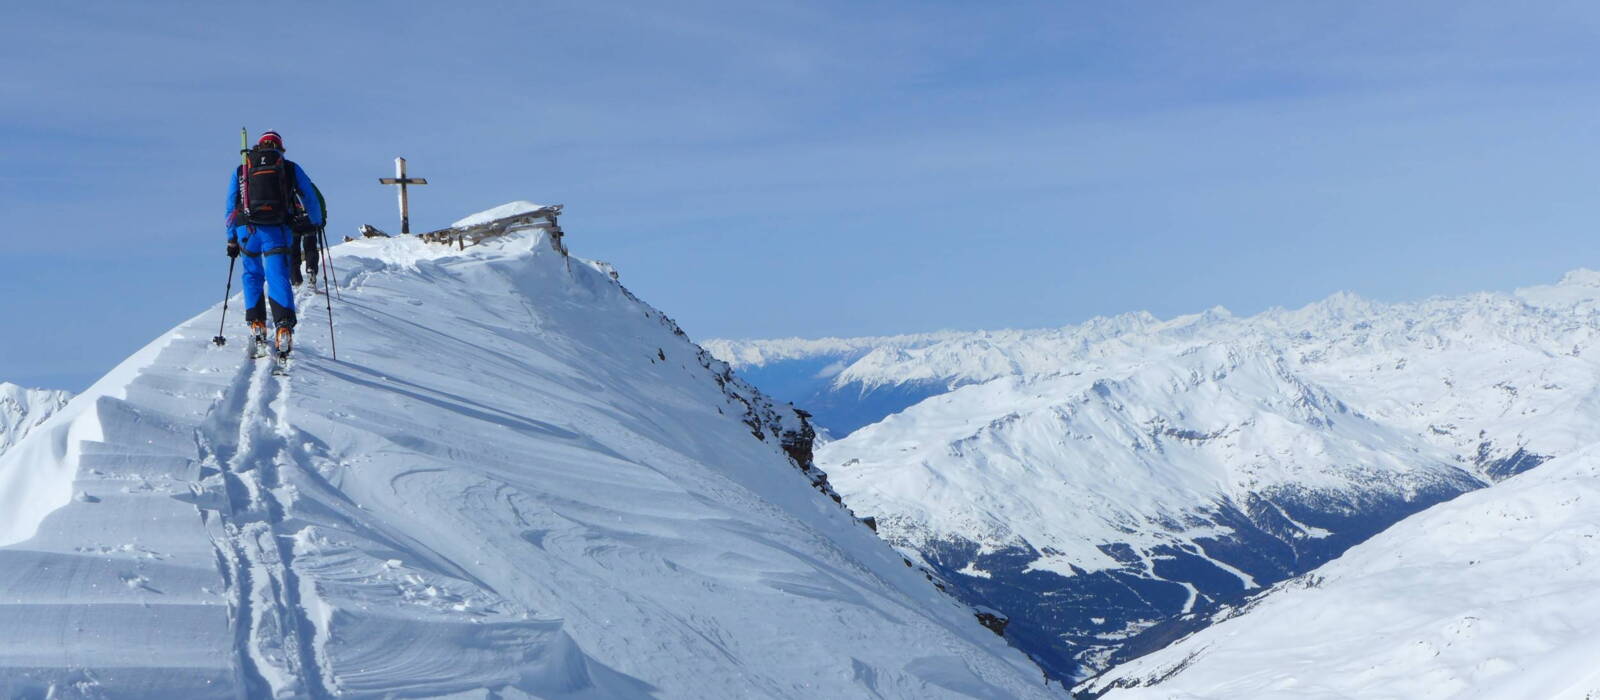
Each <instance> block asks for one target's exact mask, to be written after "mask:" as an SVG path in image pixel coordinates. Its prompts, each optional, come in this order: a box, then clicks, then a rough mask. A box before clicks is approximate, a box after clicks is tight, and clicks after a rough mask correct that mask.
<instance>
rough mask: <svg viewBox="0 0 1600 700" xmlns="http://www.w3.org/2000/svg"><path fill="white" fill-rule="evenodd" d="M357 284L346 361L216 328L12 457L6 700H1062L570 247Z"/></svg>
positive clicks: (312, 303)
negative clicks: (219, 343)
mask: <svg viewBox="0 0 1600 700" xmlns="http://www.w3.org/2000/svg"><path fill="white" fill-rule="evenodd" d="M490 215H498V213H495V212H491V213H487V214H485V216H490ZM333 259H334V263H335V264H336V265H337V267H338V270H339V278H340V281H341V283H342V285H343V286H342V289H341V290H340V292H341V294H342V297H343V298H342V301H339V302H337V303H336V305H335V307H334V309H335V312H336V316H335V320H336V322H337V324H338V328H339V336H338V359H337V360H335V359H334V358H333V357H332V356H331V348H330V346H329V343H328V337H327V331H326V322H327V318H326V315H325V314H326V312H325V311H323V310H322V309H323V305H322V301H323V300H322V299H321V298H315V299H308V300H303V302H302V305H301V310H302V322H301V325H300V328H299V333H298V342H297V344H296V351H295V352H296V355H297V358H298V359H296V360H295V362H294V366H293V368H292V370H291V373H290V376H287V377H279V376H274V375H273V374H272V373H271V372H270V371H269V363H268V362H265V361H262V362H253V361H249V360H247V359H246V358H245V349H244V348H243V347H242V345H243V343H242V341H243V333H242V332H241V328H240V327H239V326H234V327H233V328H230V336H231V338H230V339H231V340H232V342H231V343H229V344H228V345H227V346H225V347H221V348H218V347H214V346H213V345H211V343H210V342H209V339H210V337H211V336H212V335H213V333H214V332H215V328H216V325H217V322H218V313H219V309H217V308H213V309H211V310H208V311H206V312H205V313H202V314H200V315H199V316H196V317H195V318H194V319H192V320H190V321H189V322H187V323H184V324H182V325H180V326H179V327H178V328H176V329H174V330H173V331H171V332H169V333H167V334H165V335H163V336H161V337H160V338H158V339H157V340H156V341H154V342H153V343H151V344H150V346H148V347H147V348H145V349H144V350H143V351H141V352H140V353H139V354H137V355H135V356H134V357H132V358H130V359H129V360H128V361H127V362H125V363H124V364H123V365H122V366H121V367H119V368H117V369H116V370H114V371H113V372H112V373H111V374H109V375H108V376H107V377H106V378H105V379H103V380H101V381H100V382H99V383H97V384H96V385H95V386H94V387H92V388H91V389H90V390H89V391H88V392H86V393H85V394H84V395H82V396H80V397H78V398H77V399H76V400H75V401H73V402H72V403H71V404H69V406H68V407H67V409H66V410H64V411H63V412H61V413H58V414H57V415H56V416H54V417H53V418H51V419H50V421H48V422H47V423H45V424H44V425H42V426H40V427H39V428H37V429H35V430H33V431H32V432H31V433H30V434H29V435H28V436H27V437H26V438H24V439H23V440H22V441H21V442H20V443H19V444H17V445H16V446H15V447H14V448H12V449H11V450H8V451H7V452H6V453H5V455H4V456H3V457H0V494H4V498H5V504H4V505H5V507H6V509H5V511H4V514H3V517H0V544H3V545H4V546H0V696H3V697H19V696H20V697H132V698H169V697H184V698H206V697H228V698H236V697H241V696H244V697H325V696H331V695H338V696H343V697H372V698H378V697H445V696H448V697H459V698H466V697H473V698H487V697H495V698H596V699H598V698H707V697H727V698H733V697H739V698H746V697H788V698H824V697H825V698H851V697H861V698H868V697H873V698H877V697H899V698H933V697H982V698H1013V697H1021V698H1026V697H1060V695H1059V693H1060V692H1061V691H1060V689H1059V688H1047V687H1046V686H1045V685H1044V684H1043V683H1042V682H1041V680H1042V679H1041V677H1040V675H1039V673H1038V670H1037V668H1036V667H1034V666H1033V665H1032V664H1030V663H1029V662H1028V661H1027V660H1026V659H1025V658H1024V657H1023V656H1022V655H1021V654H1019V653H1018V652H1016V651H1014V650H1012V649H1010V648H1009V647H1008V646H1006V644H1005V642H1004V641H1003V640H1002V639H1000V638H999V637H997V636H995V635H994V634H992V633H991V632H989V631H988V630H985V629H984V628H982V627H981V626H979V624H978V623H977V621H976V620H975V619H974V617H973V611H972V610H971V609H970V608H969V607H967V606H965V605H961V604H959V603H956V602H955V601H954V600H953V599H951V598H950V597H948V596H946V595H944V594H942V593H940V592H939V591H937V590H936V589H935V587H934V586H933V585H932V584H931V583H930V582H929V581H928V580H927V579H926V578H925V577H924V575H923V574H922V573H921V572H919V571H917V570H916V569H914V568H911V567H909V566H907V565H906V564H905V563H904V562H903V561H902V559H901V557H900V556H899V555H898V554H897V553H896V552H894V551H893V550H892V549H891V548H889V547H888V546H886V545H884V544H883V543H882V542H881V541H880V540H878V539H877V538H876V537H875V536H874V535H873V533H872V532H871V531H870V530H868V529H867V528H866V527H864V526H862V525H861V524H860V523H859V522H857V521H856V520H855V518H854V517H852V515H851V514H850V513H849V511H847V510H846V509H845V508H843V507H842V506H840V505H838V504H836V503H835V502H834V501H833V500H831V499H829V498H828V497H827V496H826V495H825V494H824V493H822V492H820V491H819V490H818V489H817V488H814V486H813V481H812V478H810V477H808V475H807V474H806V473H804V472H803V471H802V470H801V469H800V468H797V465H796V463H795V462H794V461H791V458H790V457H789V456H788V455H786V454H785V452H784V451H783V446H782V444H781V443H782V442H783V439H784V438H785V436H788V435H790V431H792V430H797V429H799V425H800V418H799V416H797V415H796V414H795V413H794V412H793V411H792V409H789V408H787V407H783V406H776V405H773V404H772V403H771V402H770V401H769V400H767V399H766V397H764V396H762V395H761V394H760V393H759V392H756V391H754V390H753V389H751V388H750V387H748V386H747V385H744V384H743V383H742V382H739V381H738V380H737V379H736V378H734V377H732V376H731V375H730V374H728V373H727V370H726V367H725V366H723V365H722V364H721V363H720V362H717V361H716V360H713V359H711V358H710V356H709V355H707V354H705V353H703V352H702V351H701V350H700V349H699V348H698V347H697V346H695V345H694V344H693V343H691V342H689V341H688V339H687V338H685V337H683V336H682V334H681V333H680V332H679V331H678V330H677V327H676V326H675V325H674V324H673V323H672V322H671V321H670V320H669V319H667V318H666V317H664V316H663V315H661V314H660V313H659V312H657V311H656V310H654V309H652V308H650V307H649V306H647V305H645V304H643V303H642V302H640V301H638V300H637V299H635V298H634V297H633V296H632V295H631V294H629V293H628V292H627V291H626V290H625V289H623V288H622V287H620V286H619V285H618V284H617V283H616V282H615V281H613V280H612V279H611V278H610V277H609V276H607V275H605V274H603V273H602V272H600V271H599V270H598V269H597V268H596V267H594V266H592V265H590V264H586V263H585V262H584V261H579V260H568V259H565V258H564V257H563V256H561V255H560V254H559V253H557V252H555V251H554V249H553V248H552V247H551V246H550V244H549V241H548V239H547V238H546V237H545V235H544V234H543V233H540V232H529V233H524V234H515V235H511V236H506V237H504V238H500V239H493V240H490V241H488V242H486V243H484V244H483V245H480V246H476V247H473V248H469V249H467V250H465V251H456V250H452V249H450V248H447V247H444V246H429V245H428V244H425V243H422V242H420V241H418V240H417V239H415V238H410V237H407V238H395V239H366V240H361V241H355V242H350V243H346V244H343V245H339V246H336V247H335V248H334V249H333ZM235 302H236V303H237V300H235ZM235 309H237V305H236V306H235Z"/></svg>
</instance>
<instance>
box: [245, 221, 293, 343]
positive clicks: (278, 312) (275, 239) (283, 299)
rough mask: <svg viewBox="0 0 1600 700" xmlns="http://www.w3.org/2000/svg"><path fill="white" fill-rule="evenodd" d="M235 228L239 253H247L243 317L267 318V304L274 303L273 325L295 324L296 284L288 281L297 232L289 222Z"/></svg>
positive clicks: (263, 321) (251, 318) (287, 326)
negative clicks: (264, 292) (285, 224)
mask: <svg viewBox="0 0 1600 700" xmlns="http://www.w3.org/2000/svg"><path fill="white" fill-rule="evenodd" d="M253 228H254V229H255V230H254V231H253V232H252V231H251V230H250V228H246V227H243V226H241V227H238V228H236V229H234V232H235V235H236V236H237V238H238V240H239V249H240V254H241V255H242V256H243V257H244V276H243V282H244V320H245V321H246V322H247V323H253V322H256V321H260V322H262V323H265V322H266V320H267V309H266V307H267V306H269V305H270V306H271V307H272V325H273V326H274V327H277V328H294V324H295V314H294V287H293V286H291V285H290V281H289V265H290V262H289V253H290V251H291V250H292V249H293V246H294V233H293V232H292V231H290V230H289V227H288V226H260V225H257V226H255V227H253ZM263 282H265V283H266V299H264V300H263V299H262V294H261V287H262V283H263Z"/></svg>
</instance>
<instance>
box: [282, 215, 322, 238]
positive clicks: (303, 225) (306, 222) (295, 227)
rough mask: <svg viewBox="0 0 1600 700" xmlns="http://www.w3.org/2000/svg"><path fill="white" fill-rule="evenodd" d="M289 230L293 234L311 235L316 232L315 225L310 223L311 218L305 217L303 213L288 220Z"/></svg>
mask: <svg viewBox="0 0 1600 700" xmlns="http://www.w3.org/2000/svg"><path fill="white" fill-rule="evenodd" d="M289 230H291V231H294V232H295V233H311V232H312V231H315V230H317V225H316V224H313V223H311V217H310V216H307V215H306V213H305V212H300V213H298V214H295V215H294V218H293V219H290V220H289Z"/></svg>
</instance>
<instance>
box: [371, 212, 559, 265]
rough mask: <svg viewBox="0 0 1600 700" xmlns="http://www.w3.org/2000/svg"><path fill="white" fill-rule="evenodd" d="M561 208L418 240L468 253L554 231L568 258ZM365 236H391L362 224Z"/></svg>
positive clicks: (455, 228) (553, 236)
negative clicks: (517, 236)
mask: <svg viewBox="0 0 1600 700" xmlns="http://www.w3.org/2000/svg"><path fill="white" fill-rule="evenodd" d="M561 207H562V205H560V204H550V205H546V206H542V207H539V208H538V209H533V210H531V211H525V212H522V213H520V214H512V215H510V216H502V217H500V218H498V219H491V220H489V221H484V222H481V223H476V224H470V225H467V226H451V227H449V228H442V229H439V230H437V231H429V232H427V233H419V234H417V238H421V239H422V240H424V241H427V242H429V243H442V244H444V245H454V246H456V247H457V248H460V249H463V250H464V249H466V247H467V246H469V245H477V244H478V243H481V242H482V241H483V240H484V239H486V238H495V237H498V236H504V235H506V234H508V233H517V232H519V231H530V230H535V229H544V230H545V231H549V232H550V240H551V242H553V243H554V244H555V248H556V250H559V251H561V254H562V255H566V254H567V245H566V244H565V243H563V242H562V240H561V237H562V236H563V235H564V233H563V232H562V230H561V225H560V224H559V223H557V222H556V217H558V216H561ZM361 235H362V236H365V237H368V238H372V237H377V236H383V237H387V236H388V235H389V234H387V233H384V232H383V231H381V230H379V229H378V228H376V227H373V226H368V225H362V226H361Z"/></svg>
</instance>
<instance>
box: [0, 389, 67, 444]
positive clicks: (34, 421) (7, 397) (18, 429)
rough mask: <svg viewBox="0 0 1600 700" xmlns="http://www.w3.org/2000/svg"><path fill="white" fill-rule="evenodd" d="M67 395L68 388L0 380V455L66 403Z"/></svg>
mask: <svg viewBox="0 0 1600 700" xmlns="http://www.w3.org/2000/svg"><path fill="white" fill-rule="evenodd" d="M71 398H72V392H69V391H51V390H46V389H28V388H25V387H20V386H17V385H16V384H12V383H10V382H0V454H4V453H5V451H6V450H8V449H10V448H11V446H12V445H15V444H17V441H18V440H21V439H22V437H23V436H24V435H27V434H28V431H30V430H32V429H34V428H35V427H37V426H38V425H39V424H40V423H43V422H44V421H45V420H46V419H48V418H49V417H50V416H52V415H54V414H55V412H56V411H58V410H60V409H61V407H62V406H65V405H67V401H68V400H69V399H71Z"/></svg>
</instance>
